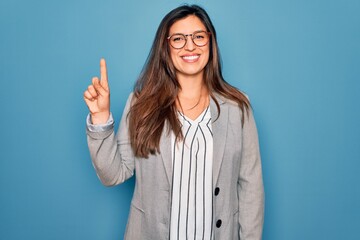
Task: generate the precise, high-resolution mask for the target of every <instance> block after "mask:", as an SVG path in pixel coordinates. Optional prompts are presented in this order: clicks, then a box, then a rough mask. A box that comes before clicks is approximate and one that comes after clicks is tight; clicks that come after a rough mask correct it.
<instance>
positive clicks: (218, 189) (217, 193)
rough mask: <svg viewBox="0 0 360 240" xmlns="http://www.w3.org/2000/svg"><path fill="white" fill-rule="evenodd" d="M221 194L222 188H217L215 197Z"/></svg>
mask: <svg viewBox="0 0 360 240" xmlns="http://www.w3.org/2000/svg"><path fill="white" fill-rule="evenodd" d="M219 192H220V188H218V187H216V188H215V196H217V195H219Z"/></svg>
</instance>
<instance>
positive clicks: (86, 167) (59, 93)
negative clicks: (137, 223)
mask: <svg viewBox="0 0 360 240" xmlns="http://www.w3.org/2000/svg"><path fill="white" fill-rule="evenodd" d="M181 3H183V1H178V0H152V1H145V0H144V1H139V0H138V1H120V0H102V1H99V0H71V1H70V0H62V1H49V0H43V1H41V0H32V1H25V0H12V1H6V0H0V30H1V37H0V56H1V58H0V67H1V69H0V81H1V86H0V104H1V107H0V112H1V113H0V114H1V116H0V121H1V122H0V126H1V131H0V132H1V134H0V143H1V144H0V158H1V160H0V194H1V196H0V239H1V240H8V239H11V240H23V239H37V240H38V239H41V240H43V239H44V240H48V239H51V240H58V239H59V240H60V239H61V240H64V239H71V240H72V239H74V240H75V239H76V240H77V239H87V240H111V239H122V236H123V234H124V230H125V225H126V220H127V215H128V212H129V206H130V201H131V196H132V192H133V187H134V179H131V180H129V181H128V182H126V183H124V184H123V185H120V186H117V187H113V188H107V187H104V186H102V185H101V183H100V181H99V180H98V179H97V176H96V174H95V171H94V169H93V167H92V164H91V161H90V157H89V153H88V149H87V144H86V136H85V117H86V115H87V113H88V110H87V108H86V105H85V103H84V102H83V99H82V95H83V91H84V90H85V89H86V87H87V85H88V84H89V83H90V81H91V78H92V77H93V76H95V75H99V59H100V58H101V57H105V58H106V60H107V64H108V70H109V82H110V87H111V91H112V95H111V102H112V112H113V114H114V116H115V119H116V122H117V123H118V122H119V119H120V117H121V114H122V110H123V107H124V104H125V101H126V98H127V96H128V94H129V93H130V92H131V90H132V87H133V84H134V82H135V80H136V78H137V76H138V74H139V72H140V70H141V68H142V66H143V64H144V62H145V60H146V57H147V55H148V52H149V49H150V46H151V43H152V40H153V38H154V35H155V31H156V29H157V27H158V24H159V23H160V20H161V19H162V17H163V16H164V15H165V14H166V13H167V12H169V11H170V10H171V9H173V8H175V7H177V6H179V5H180V4H181ZM192 3H198V4H200V5H201V6H203V7H205V9H206V10H207V11H208V13H209V15H210V16H211V18H212V20H213V23H214V25H215V27H216V29H217V32H218V36H219V39H218V41H219V46H220V50H221V54H222V60H223V66H224V76H225V78H226V80H227V81H228V82H230V83H231V84H233V85H235V86H236V87H238V88H240V89H242V90H243V91H245V92H246V93H247V94H248V95H249V96H250V99H251V101H252V105H253V108H254V111H255V117H256V120H257V125H258V129H259V136H260V144H261V154H262V162H263V172H264V183H265V191H266V217H265V225H264V234H263V239H264V240H313V239H314V240H319V239H324V240H333V239H334V240H335V239H336V240H339V239H340V240H347V239H349V240H350V239H360V234H359V231H358V227H359V226H360V187H359V184H360V177H359V171H360V127H359V124H360V107H359V104H360V101H359V93H360V79H359V76H360V45H359V43H360V14H359V13H360V1H358V0H341V1H340V0H339V1H335V0H330V1H329V0H327V1H326V0H302V1H300V0H297V1H296V0H273V1H260V0H238V1H226V0H225V1H223V0H222V1H219V0H203V1H200V0H199V1H192Z"/></svg>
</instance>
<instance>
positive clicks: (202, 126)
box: [170, 107, 213, 240]
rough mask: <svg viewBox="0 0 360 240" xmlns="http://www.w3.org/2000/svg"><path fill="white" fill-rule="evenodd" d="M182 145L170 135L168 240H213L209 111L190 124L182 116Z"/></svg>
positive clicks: (211, 149)
mask: <svg viewBox="0 0 360 240" xmlns="http://www.w3.org/2000/svg"><path fill="white" fill-rule="evenodd" d="M178 117H179V120H180V122H181V127H182V133H183V136H184V139H183V141H180V142H175V135H174V134H172V137H171V146H172V165H173V179H172V181H173V184H172V186H173V187H172V205H171V219H170V221H171V222H170V240H185V239H196V240H197V239H201V240H211V239H213V236H212V235H213V230H212V163H213V138H212V130H211V115H210V107H208V108H206V109H205V110H204V112H202V113H201V114H200V116H199V117H198V118H197V119H195V120H191V119H189V118H187V117H186V116H184V115H183V114H182V113H179V115H178Z"/></svg>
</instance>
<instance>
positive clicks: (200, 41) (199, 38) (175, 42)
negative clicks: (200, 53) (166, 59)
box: [169, 31, 209, 48]
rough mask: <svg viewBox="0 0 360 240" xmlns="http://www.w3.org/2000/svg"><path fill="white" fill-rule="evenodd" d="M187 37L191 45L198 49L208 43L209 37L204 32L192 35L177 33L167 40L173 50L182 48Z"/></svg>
mask: <svg viewBox="0 0 360 240" xmlns="http://www.w3.org/2000/svg"><path fill="white" fill-rule="evenodd" d="M187 36H190V37H191V39H192V41H193V43H194V44H195V45H196V46H198V47H202V46H205V45H206V44H207V43H208V41H209V36H208V34H207V32H205V31H200V32H195V33H193V34H188V35H184V34H180V33H178V34H174V35H172V36H171V37H170V39H169V40H170V44H171V46H172V47H173V48H183V47H184V46H185V44H186V41H187Z"/></svg>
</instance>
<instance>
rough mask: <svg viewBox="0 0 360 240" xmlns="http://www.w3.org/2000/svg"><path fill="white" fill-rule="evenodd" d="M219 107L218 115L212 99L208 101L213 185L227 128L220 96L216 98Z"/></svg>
mask: <svg viewBox="0 0 360 240" xmlns="http://www.w3.org/2000/svg"><path fill="white" fill-rule="evenodd" d="M216 100H217V101H218V103H219V105H220V109H221V112H220V115H219V112H218V109H217V107H216V103H215V101H214V100H213V99H211V100H210V111H211V121H212V125H211V128H212V131H213V149H214V150H213V185H214V186H215V185H216V184H217V180H218V177H219V172H220V168H221V163H222V161H223V156H224V150H225V142H226V134H227V127H228V107H227V105H226V104H224V101H223V100H222V99H221V97H220V96H216Z"/></svg>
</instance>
